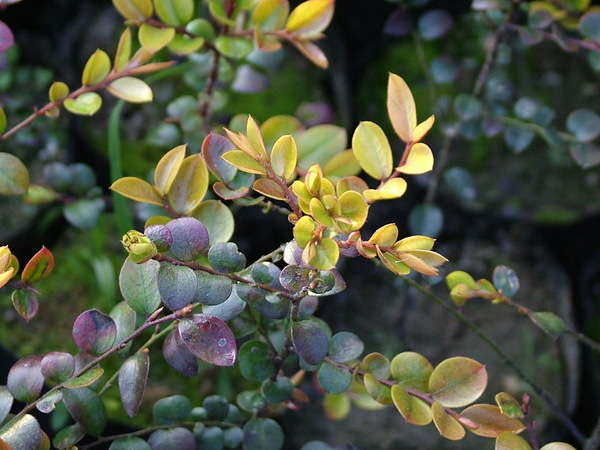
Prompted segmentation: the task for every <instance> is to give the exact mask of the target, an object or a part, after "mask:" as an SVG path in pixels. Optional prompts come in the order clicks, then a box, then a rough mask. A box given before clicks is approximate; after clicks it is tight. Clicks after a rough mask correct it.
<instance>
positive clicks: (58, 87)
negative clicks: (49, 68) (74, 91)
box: [48, 81, 69, 102]
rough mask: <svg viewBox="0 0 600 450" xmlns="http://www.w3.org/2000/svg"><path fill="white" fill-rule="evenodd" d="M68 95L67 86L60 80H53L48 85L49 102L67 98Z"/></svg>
mask: <svg viewBox="0 0 600 450" xmlns="http://www.w3.org/2000/svg"><path fill="white" fill-rule="evenodd" d="M68 95H69V86H67V85H66V84H65V83H63V82H62V81H55V82H54V83H52V84H51V85H50V89H49V90H48V98H49V99H50V101H51V102H58V101H60V100H63V99H65V98H67V96H68Z"/></svg>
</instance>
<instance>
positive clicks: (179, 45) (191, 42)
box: [168, 34, 206, 55]
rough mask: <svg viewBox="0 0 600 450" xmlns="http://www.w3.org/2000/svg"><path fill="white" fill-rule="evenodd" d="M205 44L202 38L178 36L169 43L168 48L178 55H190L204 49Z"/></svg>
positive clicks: (185, 35)
mask: <svg viewBox="0 0 600 450" xmlns="http://www.w3.org/2000/svg"><path fill="white" fill-rule="evenodd" d="M205 42H206V41H205V39H204V38H202V37H197V38H191V37H189V36H188V35H187V34H176V35H175V36H173V39H172V40H171V42H169V45H168V48H169V50H170V51H172V52H173V53H177V54H178V55H189V54H190V53H194V52H195V51H197V50H199V49H200V48H202V46H203V45H204V43H205Z"/></svg>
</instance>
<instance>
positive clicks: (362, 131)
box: [352, 122, 393, 180]
mask: <svg viewBox="0 0 600 450" xmlns="http://www.w3.org/2000/svg"><path fill="white" fill-rule="evenodd" d="M352 150H353V151H354V156H356V159H357V160H358V162H359V163H360V166H361V167H362V168H363V170H364V171H365V172H367V174H369V175H370V176H371V177H373V178H375V179H377V180H383V179H385V178H388V177H389V176H390V175H391V174H392V169H393V161H392V149H391V147H390V144H389V142H388V140H387V137H386V136H385V133H384V132H383V130H382V129H381V127H379V125H377V124H376V123H373V122H361V123H360V124H359V125H358V127H357V128H356V130H355V131H354V135H353V136H352Z"/></svg>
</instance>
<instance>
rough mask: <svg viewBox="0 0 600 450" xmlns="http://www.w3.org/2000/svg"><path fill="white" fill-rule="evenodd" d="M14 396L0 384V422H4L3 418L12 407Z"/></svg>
mask: <svg viewBox="0 0 600 450" xmlns="http://www.w3.org/2000/svg"><path fill="white" fill-rule="evenodd" d="M13 400H14V397H13V396H12V394H11V393H10V391H9V390H8V387H6V386H0V423H3V422H4V419H5V418H6V416H7V415H8V413H9V412H10V409H11V408H12V404H13Z"/></svg>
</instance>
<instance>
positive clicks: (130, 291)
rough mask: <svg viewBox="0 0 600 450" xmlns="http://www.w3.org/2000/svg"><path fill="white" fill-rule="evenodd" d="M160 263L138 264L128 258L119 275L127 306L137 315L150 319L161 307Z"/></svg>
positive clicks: (147, 262) (122, 293)
mask: <svg viewBox="0 0 600 450" xmlns="http://www.w3.org/2000/svg"><path fill="white" fill-rule="evenodd" d="M159 268H160V263H159V262H158V261H154V260H150V261H146V262H145V263H144V264H136V263H134V262H133V261H131V259H129V258H127V259H126V260H125V262H124V263H123V267H122V268H121V273H120V274H119V288H120V290H121V295H122V296H123V298H124V299H125V301H126V302H127V304H128V305H129V306H130V307H131V309H133V310H134V311H135V312H136V313H138V314H141V315H143V316H144V317H148V316H149V315H150V314H152V313H153V312H154V311H156V309H157V308H158V307H159V306H160V302H161V298H160V293H159V292H158V269H159Z"/></svg>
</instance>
